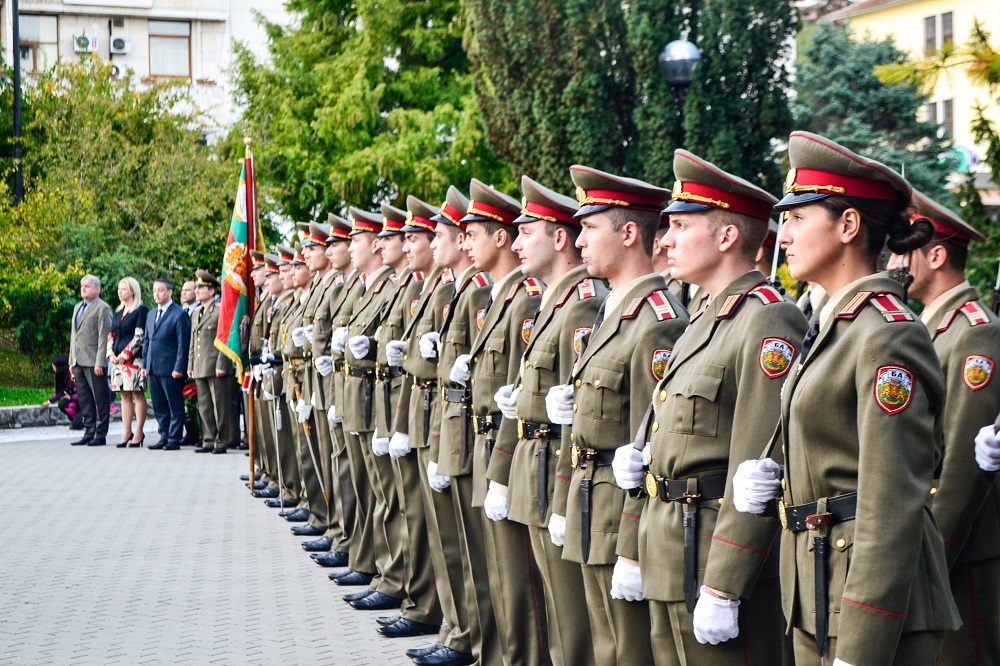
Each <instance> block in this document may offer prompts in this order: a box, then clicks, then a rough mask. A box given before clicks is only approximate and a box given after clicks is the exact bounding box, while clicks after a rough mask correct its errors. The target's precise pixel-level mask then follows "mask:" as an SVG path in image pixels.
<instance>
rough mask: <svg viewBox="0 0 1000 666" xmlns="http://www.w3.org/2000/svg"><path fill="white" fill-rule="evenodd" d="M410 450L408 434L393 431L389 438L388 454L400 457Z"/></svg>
mask: <svg viewBox="0 0 1000 666" xmlns="http://www.w3.org/2000/svg"><path fill="white" fill-rule="evenodd" d="M409 452H410V436H409V435H407V434H406V433H403V432H397V433H393V435H392V439H390V440H389V455H390V456H392V457H393V458H402V457H403V456H405V455H406V454H408V453H409Z"/></svg>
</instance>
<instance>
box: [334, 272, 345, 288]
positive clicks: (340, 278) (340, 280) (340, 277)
mask: <svg viewBox="0 0 1000 666" xmlns="http://www.w3.org/2000/svg"><path fill="white" fill-rule="evenodd" d="M333 283H334V284H335V285H337V286H338V287H342V286H344V274H343V273H338V274H337V275H335V276H334V278H333Z"/></svg>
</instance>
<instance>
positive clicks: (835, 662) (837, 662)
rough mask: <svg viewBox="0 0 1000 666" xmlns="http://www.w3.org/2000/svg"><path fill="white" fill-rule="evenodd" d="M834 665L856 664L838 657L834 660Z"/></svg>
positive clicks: (846, 665)
mask: <svg viewBox="0 0 1000 666" xmlns="http://www.w3.org/2000/svg"><path fill="white" fill-rule="evenodd" d="M833 666H854V665H853V664H848V663H847V662H846V661H844V660H843V659H840V658H837V659H834V660H833Z"/></svg>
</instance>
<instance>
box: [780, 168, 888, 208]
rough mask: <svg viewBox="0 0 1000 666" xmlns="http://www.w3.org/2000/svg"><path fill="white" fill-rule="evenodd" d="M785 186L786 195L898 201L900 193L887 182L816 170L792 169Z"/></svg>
mask: <svg viewBox="0 0 1000 666" xmlns="http://www.w3.org/2000/svg"><path fill="white" fill-rule="evenodd" d="M788 177H789V179H788V180H789V182H788V183H786V185H785V193H786V194H798V193H800V192H816V193H818V194H831V195H838V196H843V197H859V198H861V199H880V200H882V201H899V199H900V198H901V193H900V192H899V190H897V189H896V188H894V187H893V186H892V185H890V184H889V183H888V182H886V181H883V180H873V179H871V178H853V177H851V176H845V175H843V174H839V173H831V172H829V171H819V170H817V169H792V170H791V171H789V173H788Z"/></svg>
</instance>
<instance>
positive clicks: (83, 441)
mask: <svg viewBox="0 0 1000 666" xmlns="http://www.w3.org/2000/svg"><path fill="white" fill-rule="evenodd" d="M92 441H94V436H93V435H84V436H83V437H82V438H80V439H78V440H76V441H75V442H70V443H69V445H70V446H87V445H88V444H90V443H91V442H92Z"/></svg>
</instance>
